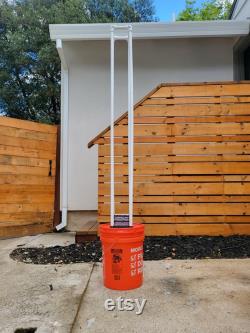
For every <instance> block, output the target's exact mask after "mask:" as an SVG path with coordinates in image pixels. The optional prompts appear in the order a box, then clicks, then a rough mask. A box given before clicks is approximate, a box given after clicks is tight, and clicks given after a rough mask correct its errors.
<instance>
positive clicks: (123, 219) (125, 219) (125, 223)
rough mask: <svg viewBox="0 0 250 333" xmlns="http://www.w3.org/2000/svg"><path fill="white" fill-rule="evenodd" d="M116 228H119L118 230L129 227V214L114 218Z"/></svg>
mask: <svg viewBox="0 0 250 333" xmlns="http://www.w3.org/2000/svg"><path fill="white" fill-rule="evenodd" d="M114 227H117V228H127V227H129V215H128V214H116V215H115V216H114Z"/></svg>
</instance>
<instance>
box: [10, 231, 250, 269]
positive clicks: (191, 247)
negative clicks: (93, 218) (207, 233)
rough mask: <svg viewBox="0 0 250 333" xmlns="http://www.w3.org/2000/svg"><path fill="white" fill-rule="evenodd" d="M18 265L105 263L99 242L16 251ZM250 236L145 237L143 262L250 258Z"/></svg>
mask: <svg viewBox="0 0 250 333" xmlns="http://www.w3.org/2000/svg"><path fill="white" fill-rule="evenodd" d="M10 257H11V258H12V259H14V260H16V261H20V262H24V263H32V264H42V265H45V264H71V263H80V262H100V261H102V252H101V243H100V241H99V240H95V241H90V242H86V243H84V244H71V245H68V246H53V247H44V248H43V247H42V248H22V247H20V248H17V249H15V250H14V251H12V253H11V254H10ZM248 257H250V236H230V237H191V236H189V237H181V236H169V237H146V239H145V242H144V260H161V259H166V258H168V259H203V258H214V259H215V258H216V259H218V258H248Z"/></svg>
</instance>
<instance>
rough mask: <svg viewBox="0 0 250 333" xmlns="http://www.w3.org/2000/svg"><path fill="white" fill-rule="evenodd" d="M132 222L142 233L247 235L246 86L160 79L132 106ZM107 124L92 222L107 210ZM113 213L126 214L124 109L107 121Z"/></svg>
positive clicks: (249, 145)
mask: <svg viewBox="0 0 250 333" xmlns="http://www.w3.org/2000/svg"><path fill="white" fill-rule="evenodd" d="M134 121H135V129H134V131H135V168H134V171H135V177H134V182H135V183H134V186H135V196H134V214H135V217H134V222H143V223H145V225H146V234H147V235H176V234H177V235H230V234H250V83H249V82H241V83H235V82H228V83H211V84H207V83H206V84H188V85H169V84H162V85H160V86H159V87H157V88H156V89H155V90H154V91H152V92H151V93H150V94H149V95H147V96H146V97H145V98H144V99H143V100H142V101H140V102H139V103H138V104H137V105H136V107H135V119H134ZM109 134H110V132H109V128H107V129H106V130H104V131H103V132H102V133H101V134H100V135H99V136H97V137H96V138H95V139H94V140H92V141H91V142H90V144H89V147H91V146H92V145H93V144H96V143H97V144H98V145H99V150H98V151H99V164H98V170H99V178H98V179H99V196H98V198H99V222H100V223H103V222H108V221H109V213H110V196H109V194H110V192H109V189H110V183H109V181H110V176H109V172H110V165H109V159H110V156H109V155H110V146H109ZM115 136H116V138H115V142H116V146H115V154H116V157H115V162H116V166H115V181H116V184H115V193H116V197H115V201H116V213H127V212H128V204H127V202H128V183H127V182H128V176H127V175H128V165H127V162H128V159H127V153H128V150H127V148H128V145H127V137H126V136H127V114H124V115H123V116H122V117H121V118H120V119H118V121H117V122H116V126H115Z"/></svg>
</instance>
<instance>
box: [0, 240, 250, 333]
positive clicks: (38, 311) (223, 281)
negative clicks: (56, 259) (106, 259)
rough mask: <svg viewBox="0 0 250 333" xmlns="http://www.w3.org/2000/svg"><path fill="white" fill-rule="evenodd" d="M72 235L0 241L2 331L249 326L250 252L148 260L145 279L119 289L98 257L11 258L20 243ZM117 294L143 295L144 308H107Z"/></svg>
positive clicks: (242, 330)
mask: <svg viewBox="0 0 250 333" xmlns="http://www.w3.org/2000/svg"><path fill="white" fill-rule="evenodd" d="M73 242H74V234H73V233H59V234H47V235H40V236H32V237H22V238H16V239H9V240H1V241H0V266H1V269H0V306H1V312H0V331H1V332H3V333H13V332H15V330H16V329H17V328H29V327H34V328H37V330H36V332H38V333H50V332H53V333H66V332H77V333H78V332H79V333H80V332H95V333H99V332H100V333H103V332H104V333H105V332H109V333H112V332H116V333H117V332H123V331H124V330H126V331H127V332H136V333H137V332H138V333H140V332H143V333H145V332H150V333H151V332H170V333H177V332H178V333H180V332H185V333H186V332H188V333H196V332H197V333H198V332H199V333H200V332H202V333H210V332H211V333H219V332H221V333H224V332H225V333H230V332H232V333H248V332H250V329H249V327H250V259H241V260H239V259H234V260H231V259H230V260H224V259H220V260H209V259H205V260H162V261H147V262H145V282H144V285H143V287H142V288H140V289H137V290H133V291H129V292H118V291H112V290H108V289H106V288H104V287H103V285H102V268H101V264H88V263H82V264H68V265H60V264H57V265H33V264H25V263H19V262H15V261H13V260H12V259H10V258H9V253H10V252H11V251H12V250H13V249H15V248H16V247H17V246H25V247H35V246H53V245H64V246H65V245H69V244H71V243H73ZM120 296H121V297H123V298H130V299H135V298H137V299H140V300H141V299H146V300H147V303H146V305H145V307H144V311H143V313H142V314H141V315H137V314H136V313H135V310H134V311H118V310H117V308H116V309H115V310H113V311H107V310H106V309H105V307H104V302H105V300H106V299H109V298H110V299H113V300H116V299H117V298H118V297H120Z"/></svg>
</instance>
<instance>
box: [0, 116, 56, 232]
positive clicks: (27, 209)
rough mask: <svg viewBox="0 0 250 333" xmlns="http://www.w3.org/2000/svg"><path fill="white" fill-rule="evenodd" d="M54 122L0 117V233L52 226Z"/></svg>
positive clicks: (37, 230) (54, 151)
mask: <svg viewBox="0 0 250 333" xmlns="http://www.w3.org/2000/svg"><path fill="white" fill-rule="evenodd" d="M56 146H57V126H52V125H45V124H39V123H34V122H30V121H24V120H19V119H13V118H7V117H0V237H12V236H23V235H32V234H38V233H43V232H49V231H51V230H52V229H53V217H54V201H55V200H54V198H55V171H56Z"/></svg>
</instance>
